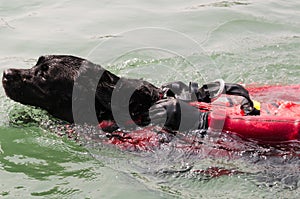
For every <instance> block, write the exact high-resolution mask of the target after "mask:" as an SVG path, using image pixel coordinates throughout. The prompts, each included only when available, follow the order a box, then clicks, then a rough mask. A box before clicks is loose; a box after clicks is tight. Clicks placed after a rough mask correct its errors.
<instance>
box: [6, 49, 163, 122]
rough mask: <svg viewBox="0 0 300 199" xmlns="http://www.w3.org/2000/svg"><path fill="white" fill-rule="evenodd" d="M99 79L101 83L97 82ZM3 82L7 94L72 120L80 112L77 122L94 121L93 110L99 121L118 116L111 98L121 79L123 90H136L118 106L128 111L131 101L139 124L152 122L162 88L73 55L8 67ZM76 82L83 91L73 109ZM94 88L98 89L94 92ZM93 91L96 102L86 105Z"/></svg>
mask: <svg viewBox="0 0 300 199" xmlns="http://www.w3.org/2000/svg"><path fill="white" fill-rule="evenodd" d="M99 77H101V78H100V80H99ZM79 78H80V79H79ZM98 80H99V81H98ZM95 81H96V82H98V83H97V85H94V82H95ZM2 82H3V87H4V89H5V92H6V95H7V96H8V97H10V98H11V99H13V100H15V101H17V102H20V103H22V104H25V105H32V106H36V107H40V108H42V109H45V110H47V111H48V112H49V113H50V114H52V115H53V116H55V117H57V118H60V119H62V120H65V121H68V122H70V123H73V122H74V117H73V115H74V114H76V115H79V116H80V117H79V118H77V119H76V122H77V121H78V122H82V123H89V122H91V117H93V115H91V114H90V113H91V112H92V111H93V110H94V111H95V112H96V116H97V119H98V122H101V121H103V120H114V117H113V114H112V104H111V98H112V93H113V90H114V89H115V88H116V84H117V83H118V82H119V83H118V84H117V85H119V84H120V83H121V84H120V85H121V86H118V89H122V92H124V91H125V92H126V90H128V92H130V91H131V90H135V91H134V93H133V94H132V95H131V97H130V100H129V102H128V101H126V98H124V99H123V98H120V99H119V100H120V102H118V103H114V104H113V106H116V107H114V110H120V114H122V111H127V112H128V110H126V107H128V103H129V114H130V116H131V118H132V119H133V120H134V121H135V122H136V123H137V124H139V125H146V124H148V123H149V114H148V110H149V108H150V107H151V106H152V105H153V104H154V103H155V102H156V101H157V100H158V99H159V89H158V88H157V87H155V86H154V85H152V84H150V83H149V82H146V81H142V80H136V79H126V78H120V77H118V76H116V75H114V74H112V73H111V72H109V71H107V70H105V69H104V68H103V67H101V66H100V65H97V64H94V63H92V62H90V61H88V60H85V59H82V58H79V57H75V56H70V55H48V56H41V57H40V58H39V59H38V61H37V63H36V65H35V66H33V67H32V68H30V69H7V70H5V71H4V73H3V79H2ZM74 84H75V85H76V88H78V90H79V91H80V95H78V96H73V102H74V100H76V104H77V105H79V106H76V108H73V109H72V94H73V86H74ZM93 88H95V89H96V93H92V92H93ZM95 89H94V90H95ZM89 95H93V96H95V98H94V102H95V104H89V105H88V106H86V104H87V103H86V100H87V99H86V96H89ZM81 102H82V103H81ZM80 104H82V105H83V106H82V107H81V106H80ZM124 107H125V108H124Z"/></svg>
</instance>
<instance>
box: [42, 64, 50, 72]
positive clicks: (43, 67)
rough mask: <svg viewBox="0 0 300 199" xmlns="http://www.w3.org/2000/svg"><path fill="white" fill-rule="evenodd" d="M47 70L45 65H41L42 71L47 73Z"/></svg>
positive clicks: (47, 67)
mask: <svg viewBox="0 0 300 199" xmlns="http://www.w3.org/2000/svg"><path fill="white" fill-rule="evenodd" d="M48 69H49V66H48V65H46V64H43V65H41V70H42V71H47V70H48Z"/></svg>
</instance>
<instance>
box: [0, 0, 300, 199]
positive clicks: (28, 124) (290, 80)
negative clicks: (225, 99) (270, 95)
mask: <svg viewBox="0 0 300 199" xmlns="http://www.w3.org/2000/svg"><path fill="white" fill-rule="evenodd" d="M299 16H300V4H299V2H298V1H296V0H291V1H288V2H286V1H280V0H273V1H271V0H268V1H264V2H262V1H258V0H248V1H242V0H241V1H215V0H205V1H189V2H187V1H183V0H176V1H172V2H170V1H144V2H141V1H136V0H124V1H113V2H112V1H93V0H90V1H78V0H74V1H67V0H65V1H38V0H36V1H34V0H28V1H24V2H21V1H3V0H2V1H0V35H1V47H0V52H1V53H0V66H1V72H2V71H3V70H4V69H6V68H11V67H17V68H29V67H31V66H32V65H33V64H34V63H35V62H36V60H37V58H38V56H40V55H44V54H72V55H77V56H80V57H86V58H88V59H90V60H92V61H94V62H96V63H99V64H102V65H103V66H104V67H106V68H108V69H109V70H111V71H113V72H115V73H117V74H119V75H122V76H127V77H135V78H141V77H142V78H144V79H146V80H149V81H151V82H154V83H155V84H157V85H160V84H162V83H164V82H167V81H173V80H183V81H185V82H188V81H190V80H194V81H197V82H199V83H203V82H206V81H210V80H214V79H218V78H223V79H225V80H226V81H228V82H243V83H247V84H249V83H259V84H264V83H269V84H271V83H272V84H274V83H276V84H277V83H278V84H299V83H300V78H299V76H300V64H299V63H300V59H299V54H300V48H299V47H300V29H299V21H300V17H299ZM0 106H1V111H0V117H1V120H0V179H1V180H0V197H3V198H140V197H141V196H142V197H143V198H216V197H217V198H274V197H276V198H297V196H299V191H300V189H299V185H300V176H299V163H300V160H299V151H300V150H299V144H298V143H290V144H289V145H288V147H286V145H285V146H277V147H270V146H260V145H257V144H256V143H244V142H243V141H241V140H239V139H238V138H231V137H226V136H225V137H224V136H223V137H221V138H220V139H221V141H223V142H226V143H227V145H228V147H229V148H230V149H233V148H234V147H236V146H239V147H241V149H243V150H242V151H243V153H237V152H230V150H228V151H226V150H215V148H214V147H215V146H218V143H216V142H215V141H216V140H214V139H212V141H211V140H210V138H204V139H203V140H202V141H203V142H204V143H205V144H206V146H205V147H204V149H203V150H200V151H199V152H198V153H196V154H192V153H185V152H182V151H176V150H173V148H172V147H169V148H168V147H167V148H164V149H162V150H159V151H154V152H151V153H150V152H145V153H135V152H121V151H118V150H116V149H113V148H110V147H106V146H103V145H101V144H99V143H98V144H97V143H96V144H95V143H88V142H83V144H82V145H80V144H78V143H77V142H75V141H74V140H72V139H69V138H67V136H62V137H60V136H57V135H56V134H57V132H58V131H60V128H63V126H64V124H61V123H60V122H59V121H56V120H55V119H54V118H52V117H50V116H49V115H47V114H46V113H45V112H44V111H40V110H35V109H33V108H31V107H24V106H22V105H20V104H17V103H14V102H12V101H11V100H9V99H7V98H6V97H5V94H4V91H3V88H2V87H1V91H0ZM218 139H219V138H218ZM211 154H214V155H211ZM274 154H278V155H277V156H276V155H274ZM291 154H292V155H291ZM211 167H218V168H224V169H228V170H236V171H238V172H236V173H234V172H233V173H232V174H231V175H229V176H228V175H225V176H221V177H215V178H212V177H211V176H209V175H207V174H205V173H203V171H204V170H206V169H207V168H211ZM186 168H192V169H191V170H190V171H187V172H174V171H178V170H180V171H182V170H184V169H186ZM197 171H198V172H197ZM201 171H202V172H201Z"/></svg>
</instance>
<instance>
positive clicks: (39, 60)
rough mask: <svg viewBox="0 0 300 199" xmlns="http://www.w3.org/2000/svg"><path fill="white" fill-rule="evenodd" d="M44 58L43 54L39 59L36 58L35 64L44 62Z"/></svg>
mask: <svg viewBox="0 0 300 199" xmlns="http://www.w3.org/2000/svg"><path fill="white" fill-rule="evenodd" d="M45 59H46V57H45V56H40V57H39V59H38V61H37V63H36V65H39V64H41V63H43V62H45Z"/></svg>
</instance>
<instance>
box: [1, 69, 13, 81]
mask: <svg viewBox="0 0 300 199" xmlns="http://www.w3.org/2000/svg"><path fill="white" fill-rule="evenodd" d="M14 76H15V71H14V70H13V69H6V70H5V71H3V80H12V79H13V78H14Z"/></svg>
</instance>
